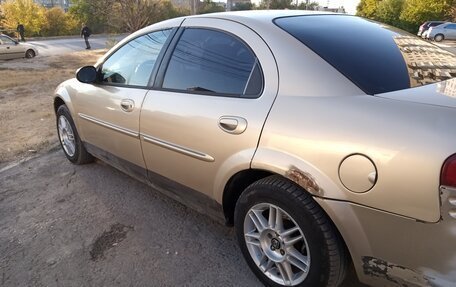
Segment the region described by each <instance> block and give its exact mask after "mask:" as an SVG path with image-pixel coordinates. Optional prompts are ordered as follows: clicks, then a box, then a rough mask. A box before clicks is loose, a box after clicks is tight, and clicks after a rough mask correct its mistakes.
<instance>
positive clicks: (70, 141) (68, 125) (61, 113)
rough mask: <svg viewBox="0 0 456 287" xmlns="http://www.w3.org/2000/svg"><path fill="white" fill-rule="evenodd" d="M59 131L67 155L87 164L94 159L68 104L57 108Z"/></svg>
mask: <svg viewBox="0 0 456 287" xmlns="http://www.w3.org/2000/svg"><path fill="white" fill-rule="evenodd" d="M57 133H58V136H59V140H60V145H61V147H62V150H63V152H64V153H65V156H66V157H67V158H68V160H69V161H71V162H72V163H75V164H85V163H89V162H92V161H93V160H94V158H93V156H92V155H91V154H89V153H88V152H87V150H86V149H85V147H84V145H83V143H82V141H81V139H80V138H79V134H78V131H77V130H76V126H75V125H74V122H73V119H72V117H71V114H70V111H69V110H68V108H67V106H66V105H61V106H60V107H59V108H58V109H57Z"/></svg>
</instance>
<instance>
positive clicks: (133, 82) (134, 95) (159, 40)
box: [73, 29, 175, 176]
mask: <svg viewBox="0 0 456 287" xmlns="http://www.w3.org/2000/svg"><path fill="white" fill-rule="evenodd" d="M173 31H175V30H172V29H163V30H157V31H154V32H150V33H147V34H144V35H141V36H138V37H136V38H134V39H132V40H131V41H128V42H126V43H125V44H124V45H123V46H121V47H120V48H118V49H117V50H116V51H115V52H113V53H112V54H111V55H110V56H109V57H108V58H107V59H106V60H105V61H104V62H103V63H102V64H101V66H100V67H99V73H100V78H101V79H100V80H99V82H98V83H96V84H82V83H81V84H78V88H77V90H78V91H77V94H76V95H75V96H74V98H73V102H74V106H75V109H76V112H77V116H78V123H79V130H80V131H79V132H80V135H81V138H82V139H83V141H84V142H85V143H86V145H87V147H88V149H89V151H90V152H92V153H94V154H97V155H98V156H101V157H104V158H105V159H106V158H107V159H108V160H113V162H111V163H112V164H113V165H116V162H117V163H119V164H117V166H119V165H120V166H121V167H123V168H127V169H128V170H129V171H131V172H135V171H137V172H138V173H142V176H145V172H144V171H145V169H144V168H145V165H144V160H143V156H142V151H141V146H140V141H139V115H140V112H141V105H142V103H143V100H144V97H145V96H146V94H147V92H148V89H149V81H150V76H151V74H152V73H153V70H154V67H155V66H156V65H155V64H156V61H157V58H159V55H160V53H161V52H162V50H163V48H164V47H166V45H167V43H168V42H169V40H168V39H170V37H171V35H172V34H173V33H174V32H173ZM110 155H114V157H112V156H110ZM118 159H121V161H119V160H118ZM127 163H131V164H133V165H131V166H129V165H128V167H127ZM135 167H139V168H137V169H135Z"/></svg>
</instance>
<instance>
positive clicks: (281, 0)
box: [259, 0, 295, 9]
mask: <svg viewBox="0 0 456 287" xmlns="http://www.w3.org/2000/svg"><path fill="white" fill-rule="evenodd" d="M292 2H293V0H262V1H261V3H260V7H259V8H260V9H293V8H294V7H295V6H294V5H293V4H292Z"/></svg>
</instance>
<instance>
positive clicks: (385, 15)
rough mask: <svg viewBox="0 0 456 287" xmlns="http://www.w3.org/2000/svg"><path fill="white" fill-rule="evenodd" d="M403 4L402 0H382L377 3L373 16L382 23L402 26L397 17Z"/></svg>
mask: <svg viewBox="0 0 456 287" xmlns="http://www.w3.org/2000/svg"><path fill="white" fill-rule="evenodd" d="M403 6H404V0H383V1H381V2H380V3H379V4H378V5H377V11H376V13H375V18H376V19H377V20H379V21H381V22H383V23H386V24H390V25H392V26H395V27H399V28H402V25H403V24H402V22H401V21H400V20H399V17H400V15H401V12H402V8H403Z"/></svg>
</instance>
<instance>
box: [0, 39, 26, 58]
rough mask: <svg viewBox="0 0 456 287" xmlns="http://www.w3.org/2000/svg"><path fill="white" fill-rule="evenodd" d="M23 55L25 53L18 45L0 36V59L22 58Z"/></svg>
mask: <svg viewBox="0 0 456 287" xmlns="http://www.w3.org/2000/svg"><path fill="white" fill-rule="evenodd" d="M24 55H25V52H24V51H23V49H21V47H20V45H19V44H18V43H16V42H14V41H13V40H12V39H11V38H9V37H6V36H0V59H4V60H6V59H15V58H23V57H24Z"/></svg>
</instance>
